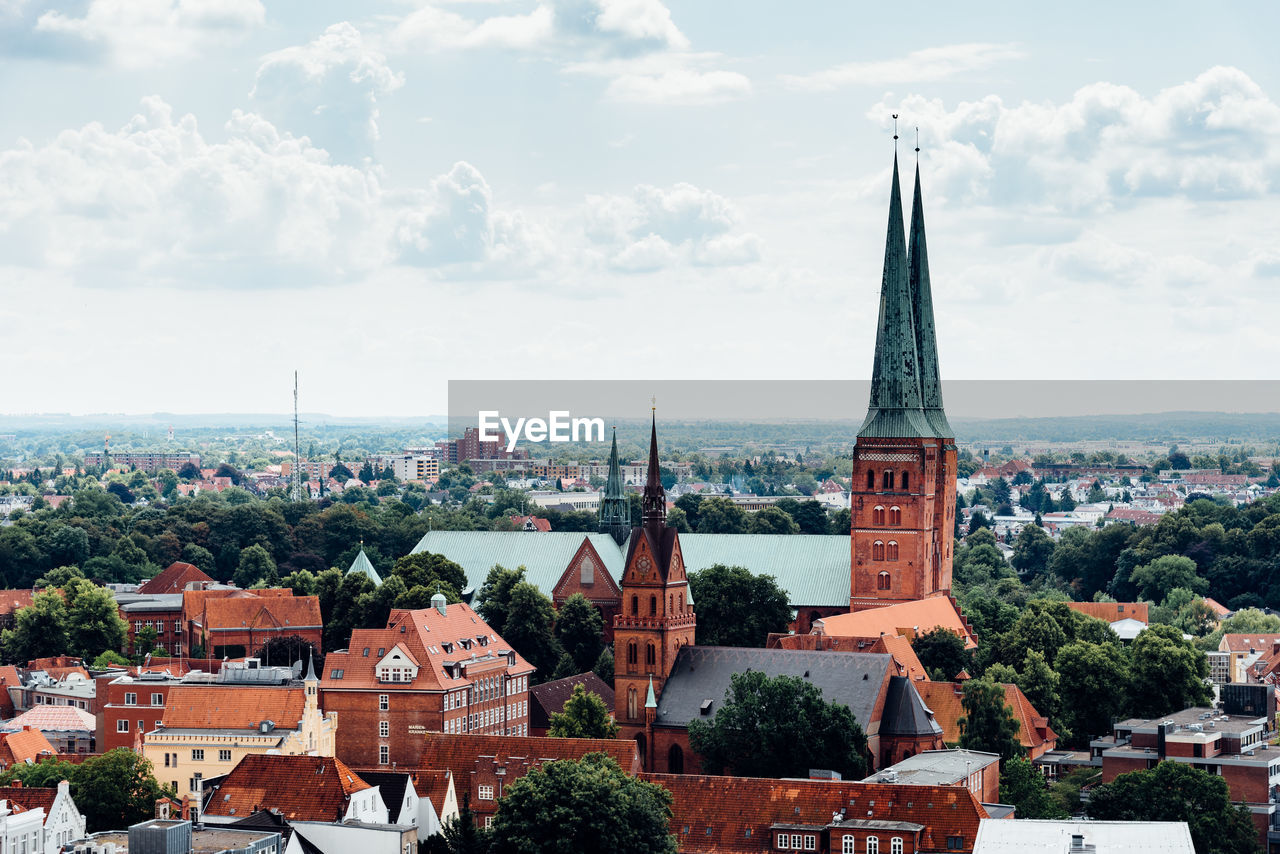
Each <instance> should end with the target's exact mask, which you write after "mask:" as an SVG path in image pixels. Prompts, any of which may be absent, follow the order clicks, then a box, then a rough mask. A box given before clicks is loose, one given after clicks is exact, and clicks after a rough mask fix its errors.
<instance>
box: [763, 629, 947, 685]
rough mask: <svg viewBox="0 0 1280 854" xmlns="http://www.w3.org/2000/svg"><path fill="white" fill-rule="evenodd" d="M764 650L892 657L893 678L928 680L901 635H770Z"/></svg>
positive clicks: (917, 657)
mask: <svg viewBox="0 0 1280 854" xmlns="http://www.w3.org/2000/svg"><path fill="white" fill-rule="evenodd" d="M765 646H766V647H767V648H768V649H804V650H818V649H821V650H824V651H832V652H880V653H888V654H889V655H892V656H893V660H894V662H895V663H896V664H897V665H898V670H899V672H898V673H896V674H894V675H896V676H906V677H907V678H909V679H911V681H913V682H914V681H917V680H920V679H928V678H929V674H928V673H926V672H925V669H924V665H923V664H921V663H920V658H919V656H917V655H916V651H915V650H914V649H913V648H912V647H911V641H910V640H908V639H907V638H905V637H903V636H902V635H881V636H879V637H874V638H857V637H843V636H834V637H833V636H830V635H816V634H807V635H784V634H778V633H775V634H771V635H769V639H768V640H767V641H766V643H765Z"/></svg>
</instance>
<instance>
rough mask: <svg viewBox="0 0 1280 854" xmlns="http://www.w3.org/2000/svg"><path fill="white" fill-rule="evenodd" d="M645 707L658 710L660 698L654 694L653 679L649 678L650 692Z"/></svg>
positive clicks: (645, 698) (646, 697)
mask: <svg viewBox="0 0 1280 854" xmlns="http://www.w3.org/2000/svg"><path fill="white" fill-rule="evenodd" d="M644 707H645V708H646V709H656V708H658V698H657V696H656V695H655V694H654V693H653V677H652V676H650V677H649V692H648V693H647V694H645V696H644Z"/></svg>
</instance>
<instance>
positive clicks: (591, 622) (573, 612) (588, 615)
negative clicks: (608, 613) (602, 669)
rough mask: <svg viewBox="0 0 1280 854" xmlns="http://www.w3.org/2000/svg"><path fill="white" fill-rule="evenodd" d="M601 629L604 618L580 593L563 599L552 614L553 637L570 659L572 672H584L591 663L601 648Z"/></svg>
mask: <svg viewBox="0 0 1280 854" xmlns="http://www.w3.org/2000/svg"><path fill="white" fill-rule="evenodd" d="M603 632H604V617H602V616H600V611H599V610H598V609H597V608H596V606H595V605H592V604H591V603H590V602H588V601H587V597H585V596H583V595H582V594H581V593H575V594H573V595H572V596H570V597H569V598H568V599H566V600H565V603H564V604H563V605H562V606H560V610H559V612H557V614H556V632H555V634H556V640H557V641H559V642H560V646H562V647H563V648H564V651H565V653H566V654H568V656H569V657H570V658H571V659H572V660H573V666H574V671H573V672H574V673H585V672H586V671H588V670H590V669H591V667H592V666H593V665H595V663H596V659H598V658H599V657H600V652H601V650H603V649H604V640H603V638H602V634H603ZM570 675H573V674H570Z"/></svg>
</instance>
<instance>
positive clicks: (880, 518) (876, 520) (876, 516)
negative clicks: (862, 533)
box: [871, 507, 884, 525]
mask: <svg viewBox="0 0 1280 854" xmlns="http://www.w3.org/2000/svg"><path fill="white" fill-rule="evenodd" d="M871 524H873V525H883V524H884V507H876V508H875V509H874V510H872V511H871Z"/></svg>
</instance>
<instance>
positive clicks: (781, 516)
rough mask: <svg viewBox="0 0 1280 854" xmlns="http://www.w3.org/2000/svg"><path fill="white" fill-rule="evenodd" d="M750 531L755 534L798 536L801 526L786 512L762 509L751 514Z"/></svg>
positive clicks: (775, 508) (771, 508) (767, 508)
mask: <svg viewBox="0 0 1280 854" xmlns="http://www.w3.org/2000/svg"><path fill="white" fill-rule="evenodd" d="M748 530H750V532H751V533H753V534H797V533H799V532H800V526H799V525H797V524H796V523H795V520H794V519H792V518H791V516H789V515H788V514H787V513H786V512H785V511H783V510H780V509H779V508H777V507H762V508H761V509H759V510H757V511H756V512H755V513H752V514H751V524H750V525H749V527H748Z"/></svg>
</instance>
